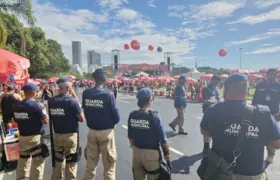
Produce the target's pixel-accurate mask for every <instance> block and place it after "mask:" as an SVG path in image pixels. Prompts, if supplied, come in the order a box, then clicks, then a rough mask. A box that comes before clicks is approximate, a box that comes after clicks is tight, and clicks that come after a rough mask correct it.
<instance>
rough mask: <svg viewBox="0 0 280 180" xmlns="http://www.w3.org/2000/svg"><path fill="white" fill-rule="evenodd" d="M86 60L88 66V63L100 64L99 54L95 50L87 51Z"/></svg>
mask: <svg viewBox="0 0 280 180" xmlns="http://www.w3.org/2000/svg"><path fill="white" fill-rule="evenodd" d="M87 61H88V67H90V65H97V66H101V56H100V54H98V53H96V52H95V51H88V52H87Z"/></svg>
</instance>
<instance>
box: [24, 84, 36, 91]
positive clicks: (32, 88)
mask: <svg viewBox="0 0 280 180" xmlns="http://www.w3.org/2000/svg"><path fill="white" fill-rule="evenodd" d="M22 90H23V91H24V92H33V91H37V90H39V87H38V86H37V85H36V84H33V83H28V84H25V85H24V86H23V87H22Z"/></svg>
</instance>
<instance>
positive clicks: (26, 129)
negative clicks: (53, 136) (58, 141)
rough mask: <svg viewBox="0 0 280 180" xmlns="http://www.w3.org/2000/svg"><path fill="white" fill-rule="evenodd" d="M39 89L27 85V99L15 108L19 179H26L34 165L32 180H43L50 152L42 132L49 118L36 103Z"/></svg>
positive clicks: (32, 85)
mask: <svg viewBox="0 0 280 180" xmlns="http://www.w3.org/2000/svg"><path fill="white" fill-rule="evenodd" d="M38 90H39V88H38V87H37V85H35V84H26V85H25V86H24V87H23V91H24V94H25V99H24V100H23V101H21V102H19V103H17V104H16V105H15V107H14V115H13V116H14V119H15V120H16V122H17V124H18V129H19V134H20V136H19V154H20V157H19V160H18V164H17V171H16V176H17V179H26V178H27V176H28V172H29V168H30V165H31V164H30V163H28V162H30V161H29V160H30V158H31V157H32V165H31V170H30V176H29V177H30V179H38V180H42V179H43V172H44V163H45V160H44V157H46V156H47V154H48V152H46V151H44V150H46V149H45V148H43V147H45V146H43V144H42V137H41V132H42V129H43V124H47V123H48V116H47V113H46V110H45V108H44V106H43V105H42V104H41V103H38V102H36V101H35V99H34V98H35V96H36V94H37V92H38Z"/></svg>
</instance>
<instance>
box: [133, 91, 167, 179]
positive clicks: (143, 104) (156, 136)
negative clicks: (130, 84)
mask: <svg viewBox="0 0 280 180" xmlns="http://www.w3.org/2000/svg"><path fill="white" fill-rule="evenodd" d="M152 96H153V94H152V90H151V89H150V88H142V89H141V90H139V91H138V93H137V98H138V103H137V105H138V107H139V108H140V109H139V110H137V111H133V112H132V113H130V115H129V118H128V138H129V142H130V145H131V147H132V149H133V161H132V166H133V175H134V180H144V179H146V178H147V180H155V179H158V176H159V172H158V170H159V168H160V157H161V155H160V151H159V143H160V144H161V145H162V148H163V151H164V155H165V159H166V160H168V161H169V160H170V149H169V145H168V143H167V138H166V134H165V132H164V128H163V124H162V122H161V118H160V116H159V114H158V113H157V112H152V111H150V108H151V105H152V101H153V97H152Z"/></svg>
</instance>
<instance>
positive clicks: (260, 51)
mask: <svg viewBox="0 0 280 180" xmlns="http://www.w3.org/2000/svg"><path fill="white" fill-rule="evenodd" d="M275 52H280V46H274V47H269V48H262V49H258V50H256V51H252V52H246V53H245V54H268V53H275Z"/></svg>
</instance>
